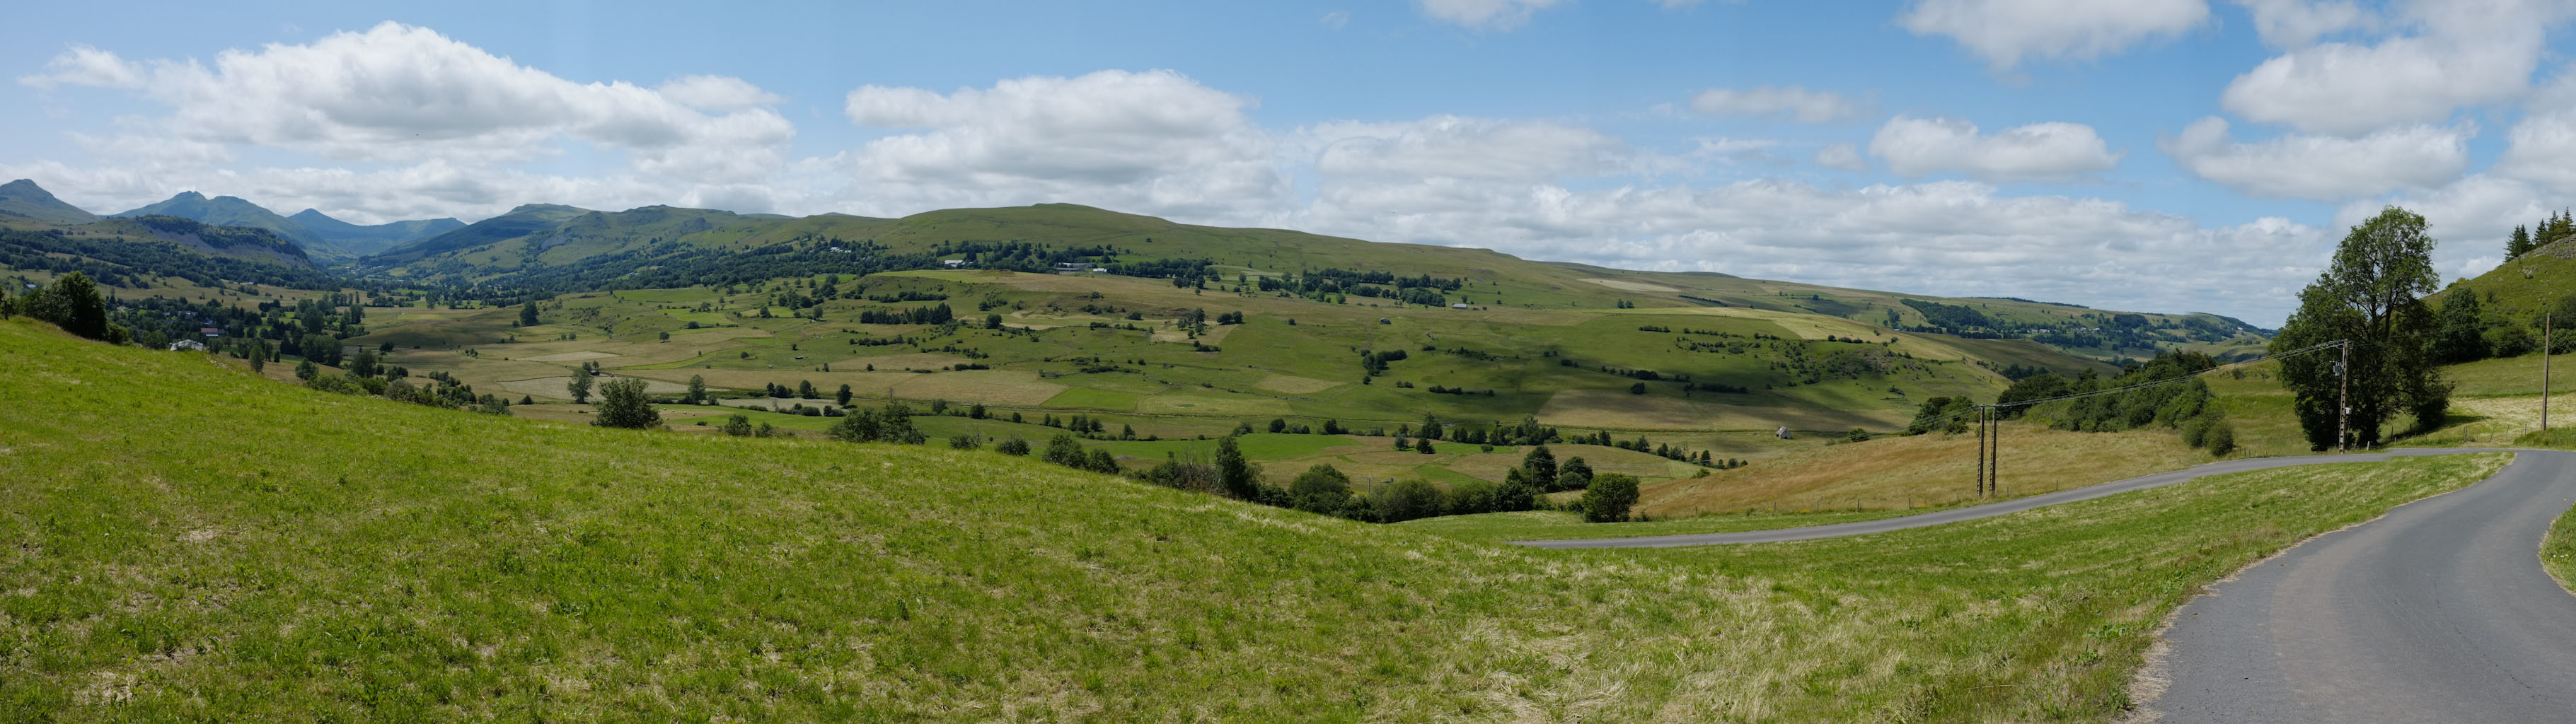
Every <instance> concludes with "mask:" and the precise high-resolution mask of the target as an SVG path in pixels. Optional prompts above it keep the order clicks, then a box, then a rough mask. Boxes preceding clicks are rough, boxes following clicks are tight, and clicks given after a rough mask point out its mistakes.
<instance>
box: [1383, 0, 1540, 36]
mask: <svg viewBox="0 0 2576 724" xmlns="http://www.w3.org/2000/svg"><path fill="white" fill-rule="evenodd" d="M1561 2H1564V0H1414V4H1415V5H1419V6H1421V8H1422V14H1424V15H1428V16H1431V19H1433V20H1438V21H1441V22H1445V23H1452V24H1456V25H1461V26H1465V27H1467V28H1469V29H1473V30H1510V29H1513V28H1517V27H1520V26H1521V25H1522V24H1525V23H1528V22H1529V19H1530V14H1531V13H1535V12H1538V11H1539V10H1542V9H1545V8H1547V7H1549V6H1552V5H1556V4H1558V3H1561Z"/></svg>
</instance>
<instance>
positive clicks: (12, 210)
mask: <svg viewBox="0 0 2576 724" xmlns="http://www.w3.org/2000/svg"><path fill="white" fill-rule="evenodd" d="M0 213H5V214H14V215H17V216H24V217H28V218H31V219H43V220H46V221H52V222H56V223H63V224H86V223H89V222H92V221H97V220H98V215H97V214H93V213H90V212H88V211H87V210H84V209H82V208H80V207H78V206H73V205H71V204H67V203H63V200H62V199H57V198H54V194H53V192H50V191H46V190H45V187H43V186H38V185H36V182H35V180H33V179H23V178H22V179H18V180H16V181H11V182H9V183H6V184H0Z"/></svg>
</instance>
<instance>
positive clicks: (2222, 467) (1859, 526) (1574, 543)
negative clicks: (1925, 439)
mask: <svg viewBox="0 0 2576 724" xmlns="http://www.w3.org/2000/svg"><path fill="white" fill-rule="evenodd" d="M2462 452H2492V451H2491V450H2486V449H2422V450H2395V451H2390V452H2384V453H2368V454H2361V455H2317V456H2307V457H2279V458H2251V459H2246V460H2224V461H2220V462H2214V463H2209V464H2206V465H2201V466H2198V467H2192V468H2185V469H2182V470H2176V471H2173V472H2166V473H2157V474H2154V475H2144V476H2139V477H2135V478H2129V479H2127V480H2114V481H2111V482H2108V483H2100V484H2096V485H2087V486H2084V487H2081V488H2068V489H2066V490H2060V491H2057V492H2054V493H2045V494H2041V495H2033V496H2030V497H2026V498H2014V499H2011V500H2005V501H1999V502H1993V503H1987V504H1984V505H1972V506H1968V507H1963V508H1950V509H1947V510H1937V511H1933V512H1930V513H1923V514H1920V515H1908V516H1903V517H1897V518H1881V519H1878V520H1864V521H1859V522H1853V523H1835V524H1833V525H1813V526H1806V527H1803V528H1775V529H1771V530H1748V531H1743V532H1740V533H1692V534H1684V535H1653V536H1637V537H1633V538H1584V539H1578V540H1532V541H1513V542H1514V543H1517V544H1519V545H1525V546H1531V547H1535V548H1671V547H1677V546H1704V545H1717V544H1730V543H1778V542H1781V541H1793V540H1810V539H1815V538H1839V537H1842V536H1850V535H1867V534H1870V533H1885V532H1888V531H1892V530H1904V529H1907V528H1921V527H1925V526H1933V525H1942V524H1946V523H1957V522H1959V521H1963V520H1976V519H1978V518H1992V517H1994V516H1998V515H2006V514H2010V513H2019V512H2021V511H2025V510H2029V509H2032V508H2037V507H2041V506H2046V505H2056V504H2059V503H2072V502H2075V501H2078V500H2091V499H2093V498H2099V497H2102V496H2106V495H2117V494H2120V493H2126V492H2129V491H2132V490H2144V489H2147V488H2155V487H2162V486H2166V485H2172V484H2175V483H2181V482H2188V481H2191V480H2194V479H2197V478H2201V477H2204V476H2209V475H2223V474H2226V473H2241V472H2245V471H2248V470H2265V469H2270V468H2280V467H2289V466H2292V465H2317V464H2322V463H2359V462H2376V461H2380V460H2386V459H2388V458H2390V457H2396V456H2411V455H2450V454H2455V453H2462ZM2559 509H2561V510H2564V509H2566V506H2565V505H2561V506H2559ZM2553 515H2554V514H2553ZM2532 540H2533V541H2535V543H2534V545H2535V547H2534V548H2533V550H2535V551H2537V550H2538V548H2537V547H2536V546H2537V541H2538V540H2539V538H2537V537H2534V538H2533V539H2532Z"/></svg>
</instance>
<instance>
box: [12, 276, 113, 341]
mask: <svg viewBox="0 0 2576 724" xmlns="http://www.w3.org/2000/svg"><path fill="white" fill-rule="evenodd" d="M20 304H21V306H22V308H23V310H24V311H25V312H26V314H27V316H30V317H35V318H37V319H42V320H45V321H47V322H52V323H54V326H57V327H61V328H63V331H65V332H70V333H72V334H75V335H79V336H82V337H87V338H89V339H106V338H107V327H108V324H107V300H106V299H105V298H103V297H100V296H99V293H98V283H97V282H92V281H90V280H89V277H88V276H86V275H83V274H81V273H80V272H72V273H69V274H64V275H62V276H61V277H60V278H57V279H55V280H54V283H53V284H51V285H48V286H46V287H45V288H43V289H39V290H36V291H35V292H33V293H30V294H28V295H27V298H26V299H24V300H21V302H20Z"/></svg>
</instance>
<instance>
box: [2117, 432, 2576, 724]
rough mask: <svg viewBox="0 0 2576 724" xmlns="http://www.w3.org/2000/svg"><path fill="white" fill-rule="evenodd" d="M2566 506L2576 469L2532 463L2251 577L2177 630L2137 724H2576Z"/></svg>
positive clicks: (2178, 621) (2150, 674) (2151, 679)
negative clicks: (2555, 548)
mask: <svg viewBox="0 0 2576 724" xmlns="http://www.w3.org/2000/svg"><path fill="white" fill-rule="evenodd" d="M2571 503H2576V453H2566V452H2532V451H2524V452H2522V453H2521V454H2520V455H2519V456H2518V457H2517V458H2516V460H2515V462H2514V463H2513V464H2512V465H2511V466H2509V467H2507V468H2505V469H2504V471H2502V472H2499V473H2497V474H2496V475H2495V477H2492V478H2488V479H2487V480H2486V481H2484V482H2480V483H2478V484H2476V485H2473V486H2470V487H2468V488H2465V489H2462V490H2458V491H2454V492H2451V493H2448V494H2444V495H2439V496H2435V497H2432V498H2427V499H2424V500H2420V501H2416V502H2414V503H2409V504H2406V505H2403V506H2399V507H2398V508H2396V509H2394V510H2392V511H2390V512H2389V514H2388V515H2387V516H2386V517H2383V518H2380V519H2379V520H2376V521H2372V522H2370V523H2365V524H2362V525H2359V526H2355V527H2352V528H2348V529H2345V530H2342V531H2338V532H2334V533H2329V534H2326V535H2322V536H2318V537H2316V538H2314V539H2310V540H2309V541H2308V542H2306V543H2304V544H2301V545H2299V546H2298V547H2296V548H2292V549H2290V550H2289V551H2288V552H2286V553H2283V554H2282V555H2280V556H2279V557H2276V558H2273V559H2272V560H2268V561H2265V562H2263V563H2260V564H2257V565H2255V566H2254V567H2252V568H2248V569H2246V570H2245V571H2243V572H2241V573H2239V574H2238V575H2237V576H2236V577H2235V578H2233V579H2230V580H2228V581H2226V582H2223V583H2220V584H2218V585H2217V586H2214V587H2212V589H2211V591H2210V592H2209V594H2208V595H2204V596H2201V597H2200V598H2197V599H2194V600H2193V601H2192V602H2191V603H2190V604H2188V605H2185V606H2184V607H2183V608H2182V610H2180V611H2178V612H2176V614H2175V621H2174V625H2173V628H2172V629H2171V630H2170V631H2168V632H2167V634H2166V636H2165V641H2166V642H2167V646H2168V648H2167V650H2165V651H2164V652H2162V653H2161V654H2160V655H2158V656H2156V657H2154V658H2155V660H2154V661H2153V662H2151V663H2150V665H2149V666H2148V668H2147V671H2146V672H2145V673H2144V674H2143V675H2142V676H2141V677H2140V682H2141V690H2140V698H2141V699H2142V700H2143V701H2142V702H2141V708H2140V711H2139V712H2138V713H2137V716H2136V717H2134V719H2135V720H2138V721H2156V722H2167V723H2176V722H2576V596H2570V595H2568V593H2567V591H2566V590H2564V589H2562V588H2560V587H2559V585H2558V583H2557V582H2556V581H2554V580H2552V579H2550V577H2549V574H2547V573H2546V572H2543V571H2542V570H2541V568H2540V559H2539V555H2538V548H2539V544H2540V538H2541V536H2542V535H2543V534H2544V533H2545V532H2546V531H2547V530H2548V529H2549V523H2550V521H2551V520H2552V519H2554V518H2556V517H2557V516H2558V515H2559V514H2560V513H2562V512H2564V511H2566V510H2567V508H2568V506H2569V505H2570V504H2571ZM2159 687H2161V691H2160V692H2159V691H2157V689H2158V688H2159Z"/></svg>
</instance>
